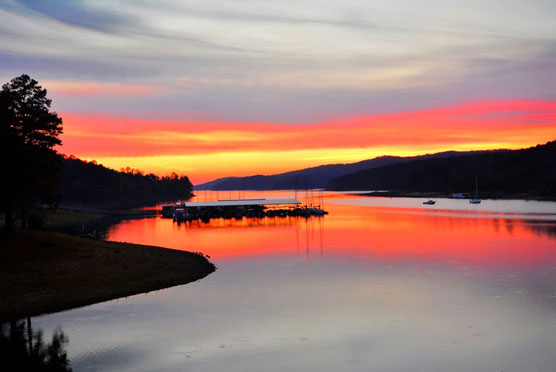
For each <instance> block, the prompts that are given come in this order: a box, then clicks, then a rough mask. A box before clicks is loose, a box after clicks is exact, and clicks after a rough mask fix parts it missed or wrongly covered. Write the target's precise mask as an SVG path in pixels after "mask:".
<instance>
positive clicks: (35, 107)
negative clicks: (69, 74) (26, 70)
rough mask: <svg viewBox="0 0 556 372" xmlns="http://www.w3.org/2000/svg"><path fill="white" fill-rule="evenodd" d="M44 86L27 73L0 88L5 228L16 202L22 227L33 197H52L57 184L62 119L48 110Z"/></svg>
mask: <svg viewBox="0 0 556 372" xmlns="http://www.w3.org/2000/svg"><path fill="white" fill-rule="evenodd" d="M46 93H47V92H46V89H44V88H42V87H41V86H40V85H39V83H38V82H37V81H36V80H33V79H31V78H30V77H29V76H28V75H21V76H19V77H16V78H14V79H12V80H11V81H10V82H8V83H6V84H4V85H3V86H2V91H0V167H1V168H0V171H1V174H2V176H3V177H2V178H3V180H2V182H0V198H1V201H2V205H3V208H4V213H5V226H6V231H7V232H11V231H12V229H13V212H14V208H15V205H16V203H17V204H18V205H19V206H20V207H21V221H22V226H23V227H26V220H27V209H28V205H29V203H30V202H31V199H32V198H38V197H42V198H44V197H51V196H52V194H53V190H54V185H55V184H56V182H55V179H56V174H55V173H56V163H57V161H58V157H57V156H56V152H55V151H54V150H53V148H54V146H56V145H60V144H61V143H62V141H61V140H60V139H59V136H60V134H61V133H62V119H61V118H60V117H58V114H56V113H55V112H51V111H50V105H51V103H52V101H51V100H50V99H48V98H47V96H46Z"/></svg>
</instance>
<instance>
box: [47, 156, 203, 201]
mask: <svg viewBox="0 0 556 372" xmlns="http://www.w3.org/2000/svg"><path fill="white" fill-rule="evenodd" d="M192 190H193V185H192V184H191V182H190V181H189V178H188V177H187V176H178V175H177V174H175V173H172V175H170V176H166V177H159V176H156V175H154V174H144V173H143V172H141V171H139V170H136V169H131V168H126V169H122V170H121V171H119V172H118V171H115V170H112V169H109V168H106V167H104V166H102V165H99V164H97V163H96V162H94V161H92V162H86V161H83V160H80V159H77V158H75V157H73V156H70V157H66V156H62V158H61V169H60V178H59V188H58V192H59V203H78V204H91V205H93V204H94V205H95V206H97V207H100V206H102V207H115V208H129V207H133V206H140V205H144V204H148V203H156V202H161V201H169V200H178V199H182V200H183V199H189V198H190V197H191V196H193V193H192Z"/></svg>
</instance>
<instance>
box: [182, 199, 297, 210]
mask: <svg viewBox="0 0 556 372" xmlns="http://www.w3.org/2000/svg"><path fill="white" fill-rule="evenodd" d="M287 204H301V202H300V201H299V200H297V199H240V200H218V201H204V202H185V203H184V206H185V207H188V208H189V207H242V206H249V205H259V206H263V205H287Z"/></svg>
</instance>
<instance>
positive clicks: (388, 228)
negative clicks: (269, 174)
mask: <svg viewBox="0 0 556 372" xmlns="http://www.w3.org/2000/svg"><path fill="white" fill-rule="evenodd" d="M246 194H247V195H245V197H256V196H260V194H256V193H246ZM264 195H265V196H267V197H291V196H293V195H292V193H286V192H274V193H269V192H265V193H264ZM300 196H303V197H304V195H300ZM315 196H316V195H315ZM219 197H220V198H229V197H237V193H230V195H228V194H227V193H220V195H219ZM205 198H207V199H210V198H215V195H207V196H205V195H204V194H203V195H200V198H199V199H200V200H204V199H205ZM315 199H316V198H315ZM422 201H423V200H420V199H403V198H400V199H389V198H384V199H377V198H372V199H371V198H362V197H357V196H353V195H346V194H327V195H325V196H324V202H325V208H326V209H327V210H329V212H330V214H329V215H327V216H325V217H324V218H312V219H309V220H306V219H303V218H295V217H289V218H265V219H261V220H248V219H243V220H241V221H238V220H216V221H211V223H210V224H202V223H201V224H197V223H193V224H182V225H180V226H178V225H177V224H175V223H173V222H172V221H171V220H167V219H161V218H149V219H143V220H134V221H125V222H122V223H121V224H119V225H117V226H114V227H113V228H112V229H111V230H110V232H109V234H108V239H109V240H117V241H127V242H134V243H142V244H153V245H161V246H165V247H171V248H175V249H185V250H191V251H201V252H203V253H206V254H208V255H210V256H211V260H212V261H213V262H214V263H215V264H216V265H217V266H218V270H217V271H216V272H215V273H213V274H211V275H210V276H208V277H207V278H205V279H203V280H201V281H199V282H195V283H192V284H188V285H185V286H179V287H174V288H170V289H167V290H162V291H158V292H153V293H149V294H145V295H138V296H132V297H129V298H125V299H120V300H115V301H109V302H105V303H101V304H97V305H93V306H88V307H84V308H81V309H77V310H72V311H67V312H62V313H58V314H53V315H48V316H41V317H37V318H33V320H32V321H33V326H34V327H35V329H37V330H38V329H42V330H43V331H44V332H45V338H49V337H50V335H51V334H52V332H54V331H55V330H57V329H58V330H60V329H61V330H62V331H63V332H64V333H65V335H66V336H68V338H69V344H68V345H67V352H68V357H69V359H70V361H71V365H72V367H73V368H74V370H75V371H81V370H86V371H95V370H98V371H107V370H113V371H154V370H156V371H184V370H189V371H301V370H305V371H555V370H556V353H554V350H556V203H548V202H531V201H530V202H527V201H484V202H483V204H481V205H478V206H474V205H469V204H468V202H467V201H465V200H444V199H437V204H436V205H435V206H432V207H430V206H423V205H422Z"/></svg>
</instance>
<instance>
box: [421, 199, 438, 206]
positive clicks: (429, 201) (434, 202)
mask: <svg viewBox="0 0 556 372" xmlns="http://www.w3.org/2000/svg"><path fill="white" fill-rule="evenodd" d="M423 204H425V205H435V204H436V201H434V200H432V199H429V200H427V201H426V202H423Z"/></svg>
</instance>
